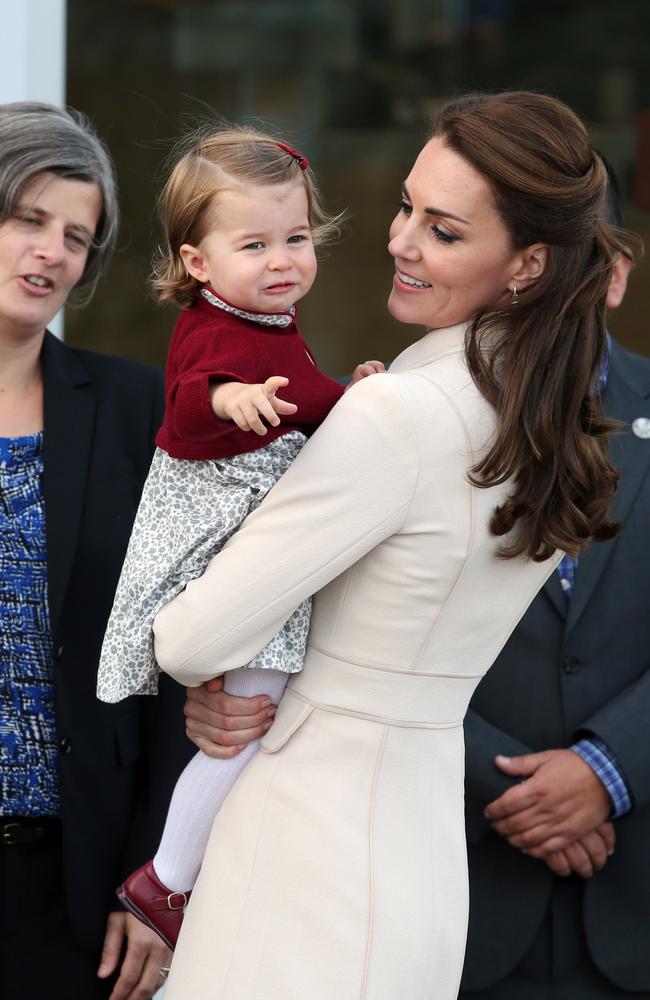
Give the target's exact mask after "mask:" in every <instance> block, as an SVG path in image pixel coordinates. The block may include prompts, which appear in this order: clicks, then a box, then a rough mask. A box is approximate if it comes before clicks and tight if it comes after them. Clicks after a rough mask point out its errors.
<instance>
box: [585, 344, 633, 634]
mask: <svg viewBox="0 0 650 1000" xmlns="http://www.w3.org/2000/svg"><path fill="white" fill-rule="evenodd" d="M649 397H650V384H648V380H647V377H646V373H645V372H641V371H640V369H639V367H638V366H635V364H634V361H633V359H632V358H631V357H630V356H629V355H627V354H626V353H625V352H624V351H622V349H621V348H620V347H619V346H618V345H617V344H615V343H612V353H611V362H610V374H609V379H608V383H607V388H606V390H605V393H604V395H603V404H604V409H605V412H606V413H607V415H608V416H609V417H612V418H613V419H615V420H620V421H622V422H623V423H625V424H626V427H625V428H624V429H623V430H622V431H620V432H619V433H618V434H616V435H614V437H613V439H612V442H611V446H610V454H611V456H612V460H613V462H614V464H615V465H616V467H617V468H618V470H619V473H620V480H619V487H618V491H617V493H616V497H615V498H614V502H613V504H612V518H613V519H614V520H615V521H620V522H621V523H622V524H623V525H624V524H625V519H626V517H627V515H628V513H629V511H630V509H631V507H632V505H633V504H634V500H635V498H636V496H637V493H638V491H639V488H640V486H641V483H642V481H643V479H644V477H645V476H646V474H647V472H648V470H649V468H650V440H649V439H647V438H639V437H637V436H636V435H635V434H634V433H633V432H632V430H631V429H630V425H631V423H632V421H633V420H635V419H636V417H650V398H649ZM617 543H618V538H613V539H612V540H611V541H610V542H604V543H598V542H597V543H595V544H593V545H590V546H589V548H588V549H587V551H586V552H585V553H584V555H582V556H581V557H580V562H579V564H578V569H577V572H576V579H575V587H574V591H573V596H572V598H571V600H570V602H569V608H568V618H567V629H568V630H570V629H571V628H573V626H574V625H575V624H576V622H577V621H578V619H579V618H580V615H581V614H582V612H583V611H584V609H585V607H586V606H587V604H588V603H589V600H590V598H591V595H592V593H593V592H594V589H595V587H596V585H597V583H598V580H599V579H600V577H601V575H602V573H603V571H604V569H605V566H606V565H607V561H608V560H609V558H610V556H611V554H612V552H613V550H614V547H615V546H616V545H617Z"/></svg>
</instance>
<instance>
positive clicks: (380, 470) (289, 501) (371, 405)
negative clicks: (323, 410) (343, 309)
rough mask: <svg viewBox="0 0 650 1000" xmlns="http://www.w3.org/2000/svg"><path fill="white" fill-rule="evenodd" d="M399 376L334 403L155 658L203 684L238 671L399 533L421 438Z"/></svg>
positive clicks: (170, 615)
mask: <svg viewBox="0 0 650 1000" xmlns="http://www.w3.org/2000/svg"><path fill="white" fill-rule="evenodd" d="M390 381H391V376H389V375H373V376H371V377H370V378H367V379H364V380H363V381H362V382H360V383H358V384H357V385H356V386H354V387H353V389H352V390H351V391H350V392H348V393H346V395H345V396H344V397H343V399H342V400H341V401H340V402H339V403H337V405H336V406H335V407H334V409H333V410H332V412H331V413H330V415H329V417H328V418H327V420H326V421H325V422H324V423H323V425H322V426H321V427H320V428H319V429H318V431H317V432H316V433H315V434H314V436H313V437H312V438H311V440H310V441H309V442H308V443H307V444H306V445H305V447H304V448H303V450H302V452H301V453H300V455H299V456H298V458H297V459H296V461H295V462H294V463H293V465H292V466H291V468H290V469H289V470H288V472H287V473H285V475H284V476H283V477H282V479H281V481H280V482H279V483H278V485H277V486H275V487H274V488H273V490H271V492H270V494H269V495H268V497H267V498H266V499H265V501H264V502H263V503H262V505H261V507H260V508H259V509H258V510H257V511H255V513H254V514H252V515H251V516H250V517H248V518H247V519H246V521H245V523H244V525H243V526H242V528H240V530H239V531H238V532H237V533H236V535H235V536H234V537H233V538H232V539H231V540H230V541H229V543H228V544H227V545H226V546H225V547H224V548H223V549H222V551H221V552H220V553H219V554H218V555H217V556H215V557H214V558H213V559H212V561H211V562H210V564H209V566H208V568H207V570H206V572H205V573H204V574H203V576H202V577H200V578H199V579H198V580H194V581H193V582H192V583H190V584H189V585H188V587H187V588H186V590H185V591H184V592H183V593H182V594H179V596H178V597H176V598H174V600H173V601H171V602H170V603H169V604H167V605H166V606H165V607H164V608H163V609H162V611H160V612H159V614H158V616H157V617H156V619H155V622H154V641H155V652H156V658H157V660H158V662H159V664H160V666H161V668H162V669H163V670H165V671H166V672H167V673H169V674H171V675H172V676H173V677H174V678H175V679H176V680H178V681H180V682H181V683H183V684H186V685H189V686H194V685H199V684H201V683H203V682H204V681H206V680H209V679H210V678H212V677H214V676H215V674H217V673H222V672H223V671H225V670H231V669H234V668H237V667H240V666H241V665H242V664H243V663H247V662H249V661H250V660H251V659H252V657H253V656H254V655H255V654H256V653H257V652H258V651H259V650H260V649H262V647H263V646H264V645H265V644H266V643H267V642H268V641H269V639H271V637H272V636H273V635H274V634H275V632H277V630H278V629H279V628H280V627H281V626H282V624H283V623H284V622H285V621H286V620H287V619H288V618H289V617H290V615H291V614H292V612H293V610H294V609H295V608H296V607H297V606H298V605H299V604H300V603H301V602H302V601H303V600H304V599H305V598H306V597H309V596H310V595H311V594H314V593H315V592H316V591H318V590H320V589H321V588H322V587H324V586H325V585H326V584H327V583H329V582H330V581H331V580H333V579H334V578H335V577H337V576H339V575H340V574H341V573H342V572H343V571H344V570H346V569H347V568H348V567H350V566H351V565H352V564H353V563H355V562H356V561H357V560H359V559H360V558H361V557H362V556H364V555H365V554H366V553H367V552H369V551H370V550H371V549H372V548H374V547H375V546H376V545H378V544H379V543H380V542H381V541H383V540H384V539H385V538H387V537H389V536H390V535H392V534H394V533H395V532H397V531H398V530H399V529H400V526H401V525H402V523H403V521H404V518H405V516H406V514H407V512H408V508H409V505H410V502H411V499H412V497H413V493H414V490H415V485H416V480H417V470H418V443H417V435H416V432H415V427H414V423H413V420H412V418H411V415H410V413H409V411H408V408H407V404H406V402H405V401H404V400H403V399H402V397H401V396H400V395H399V394H398V393H397V391H396V390H395V389H394V388H393V387H392V386H391V385H390Z"/></svg>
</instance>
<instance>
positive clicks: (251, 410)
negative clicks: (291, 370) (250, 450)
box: [210, 375, 298, 435]
mask: <svg viewBox="0 0 650 1000" xmlns="http://www.w3.org/2000/svg"><path fill="white" fill-rule="evenodd" d="M288 384H289V379H288V378H284V377H283V376H282V375H273V376H272V377H271V378H267V380H266V382H264V383H262V384H260V383H256V384H254V385H248V384H247V383H244V382H219V383H217V384H216V385H214V386H213V387H212V388H211V390H210V400H211V403H212V409H213V410H214V413H215V414H216V416H217V417H219V419H220V420H232V421H233V423H235V424H237V426H238V427H239V428H240V430H242V431H255V433H256V434H260V435H261V434H266V432H267V428H266V427H265V426H264V424H263V423H262V419H261V418H262V417H264V419H265V420H266V421H267V422H268V423H269V424H270V425H271V427H277V426H278V424H279V423H280V415H282V416H290V415H291V414H293V413H295V412H296V410H297V409H298V407H297V406H296V405H295V403H287V402H285V400H283V399H279V398H278V397H277V395H276V393H277V391H278V389H281V388H283V387H284V386H286V385H288Z"/></svg>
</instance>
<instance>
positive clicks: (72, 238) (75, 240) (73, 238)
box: [65, 233, 90, 250]
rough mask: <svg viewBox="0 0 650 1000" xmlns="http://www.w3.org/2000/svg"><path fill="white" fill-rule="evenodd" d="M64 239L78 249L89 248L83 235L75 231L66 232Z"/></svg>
mask: <svg viewBox="0 0 650 1000" xmlns="http://www.w3.org/2000/svg"><path fill="white" fill-rule="evenodd" d="M65 238H66V240H67V241H68V243H71V244H72V246H73V247H75V248H76V249H78V250H89V249H90V244H89V242H88V240H87V239H85V238H84V237H83V236H79V235H78V234H77V233H66V237H65Z"/></svg>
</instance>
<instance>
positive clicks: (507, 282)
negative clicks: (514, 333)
mask: <svg viewBox="0 0 650 1000" xmlns="http://www.w3.org/2000/svg"><path fill="white" fill-rule="evenodd" d="M388 250H389V252H390V253H391V254H392V256H393V257H394V258H395V277H394V279H393V288H392V291H391V293H390V298H389V300H388V308H389V310H390V312H391V313H392V315H393V316H394V317H395V318H396V319H398V320H400V321H401V322H402V323H419V324H422V325H424V326H426V327H429V328H430V329H433V328H439V327H445V326H452V325H454V324H455V323H461V322H464V321H465V320H468V319H471V318H472V317H473V316H475V315H476V314H477V313H478V312H479V311H480V310H481V309H483V308H485V307H490V306H494V305H495V304H497V303H499V302H504V301H507V297H508V296H509V295H511V292H510V291H509V288H512V284H513V281H512V279H513V275H515V274H516V273H517V271H518V269H519V267H520V264H521V255H520V254H519V253H517V251H515V250H514V249H513V248H512V246H511V241H510V237H509V234H508V231H507V229H506V227H505V225H504V223H503V222H502V221H501V218H500V217H499V215H498V214H497V211H496V207H495V205H494V200H493V197H492V192H491V190H490V187H489V185H488V182H487V181H486V180H485V179H484V177H483V175H482V174H480V173H479V172H478V171H477V170H476V169H475V168H474V167H473V166H471V164H469V163H468V162H467V161H466V160H464V159H463V158H462V157H461V156H459V155H458V154H457V153H455V152H454V151H453V150H451V149H448V148H447V147H446V146H445V145H444V143H443V141H442V139H439V138H436V139H431V140H430V142H428V143H427V145H426V146H425V147H424V149H423V150H422V152H421V153H420V155H419V156H418V158H417V160H416V161H415V164H414V166H413V169H412V170H411V173H410V174H409V176H408V178H407V179H406V181H405V183H404V188H403V200H402V207H401V209H400V211H399V213H398V214H397V216H396V217H395V219H394V221H393V224H392V226H391V229H390V243H389V244H388Z"/></svg>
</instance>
